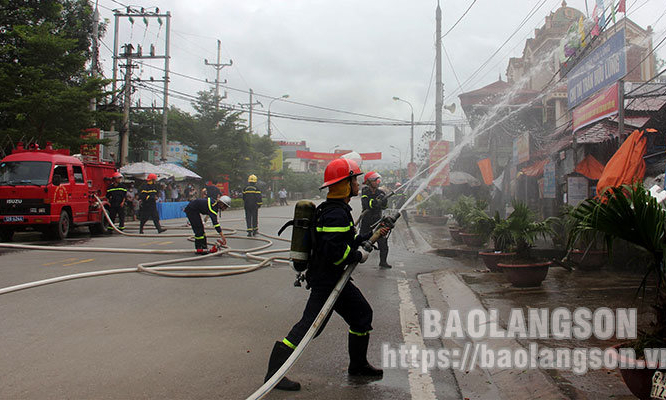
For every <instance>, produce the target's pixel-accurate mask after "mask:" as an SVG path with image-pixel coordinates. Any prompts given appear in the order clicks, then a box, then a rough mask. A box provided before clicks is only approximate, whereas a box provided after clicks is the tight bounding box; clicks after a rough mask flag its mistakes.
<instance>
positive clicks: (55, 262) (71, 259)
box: [42, 258, 78, 267]
mask: <svg viewBox="0 0 666 400" xmlns="http://www.w3.org/2000/svg"><path fill="white" fill-rule="evenodd" d="M74 260H78V258H68V259H65V260H58V261H53V262H50V263H46V264H42V266H43V267H46V266H47V265H53V264H60V263H61V262H67V261H74Z"/></svg>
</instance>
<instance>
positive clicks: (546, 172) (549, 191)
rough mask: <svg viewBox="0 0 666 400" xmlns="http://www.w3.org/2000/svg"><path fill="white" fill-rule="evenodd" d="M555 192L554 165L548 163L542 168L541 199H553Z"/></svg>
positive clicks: (550, 162)
mask: <svg viewBox="0 0 666 400" xmlns="http://www.w3.org/2000/svg"><path fill="white" fill-rule="evenodd" d="M556 192H557V181H556V179H555V163H554V162H553V161H549V162H548V164H546V165H545V166H544V167H543V198H544V199H554V198H555V193H556Z"/></svg>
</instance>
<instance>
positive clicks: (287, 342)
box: [282, 338, 296, 350]
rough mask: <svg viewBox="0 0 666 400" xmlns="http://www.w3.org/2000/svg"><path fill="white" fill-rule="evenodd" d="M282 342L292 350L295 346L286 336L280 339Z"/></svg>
mask: <svg viewBox="0 0 666 400" xmlns="http://www.w3.org/2000/svg"><path fill="white" fill-rule="evenodd" d="M282 343H284V344H286V345H287V347H289V348H290V349H292V350H293V349H295V348H296V346H294V344H293V343H291V342H290V341H288V340H287V338H284V339H282Z"/></svg>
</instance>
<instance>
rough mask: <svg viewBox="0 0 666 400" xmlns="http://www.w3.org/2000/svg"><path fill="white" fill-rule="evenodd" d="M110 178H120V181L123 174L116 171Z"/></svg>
mask: <svg viewBox="0 0 666 400" xmlns="http://www.w3.org/2000/svg"><path fill="white" fill-rule="evenodd" d="M111 177H112V178H121V179H122V177H123V174H121V173H120V172H118V171H116V172H114V174H113V175H112V176H111Z"/></svg>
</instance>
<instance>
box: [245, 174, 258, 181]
mask: <svg viewBox="0 0 666 400" xmlns="http://www.w3.org/2000/svg"><path fill="white" fill-rule="evenodd" d="M247 181H248V183H256V182H257V176H256V175H254V174H252V175H250V176H248V177H247Z"/></svg>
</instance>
